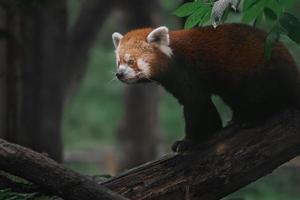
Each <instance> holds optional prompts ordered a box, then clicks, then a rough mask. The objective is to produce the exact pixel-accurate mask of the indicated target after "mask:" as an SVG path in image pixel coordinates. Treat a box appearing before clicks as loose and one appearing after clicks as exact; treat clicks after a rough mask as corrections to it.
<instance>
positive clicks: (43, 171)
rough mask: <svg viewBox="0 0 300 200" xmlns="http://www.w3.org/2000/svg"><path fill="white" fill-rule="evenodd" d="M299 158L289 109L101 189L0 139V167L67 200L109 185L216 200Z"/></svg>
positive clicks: (177, 199)
mask: <svg viewBox="0 0 300 200" xmlns="http://www.w3.org/2000/svg"><path fill="white" fill-rule="evenodd" d="M299 154H300V114H299V112H298V111H296V110H292V109H290V110H286V111H283V112H281V113H279V114H278V115H275V116H273V117H272V118H270V119H268V120H267V121H265V122H261V123H260V124H259V125H256V126H255V127H240V126H238V125H232V126H230V127H227V128H225V129H223V130H222V131H220V133H219V134H216V135H215V136H214V137H213V138H212V139H211V140H210V141H208V142H207V143H206V144H204V145H202V146H200V147H199V149H198V150H196V151H194V152H191V153H185V154H174V153H173V154H169V155H167V156H165V157H163V158H161V159H159V160H157V161H153V162H149V163H146V164H144V165H142V166H139V167H137V168H134V169H131V170H129V171H127V172H125V173H123V174H121V175H119V176H117V177H114V178H112V179H110V180H108V181H106V182H103V183H101V184H100V185H99V184H97V183H96V182H94V181H92V180H87V179H86V178H85V177H84V176H82V175H80V174H78V173H76V172H73V171H72V170H69V169H67V168H65V167H63V166H62V165H60V164H58V163H56V162H55V161H53V160H51V159H50V158H48V157H46V156H44V155H42V154H39V153H36V152H33V151H32V150H29V149H27V148H24V147H21V146H19V145H15V144H11V143H7V142H6V141H4V140H0V169H2V170H4V171H7V172H9V173H11V174H14V175H17V176H20V177H22V178H25V179H27V180H29V181H31V182H33V183H35V184H37V185H39V186H41V188H43V189H45V190H47V191H51V192H52V193H53V194H56V195H58V196H60V197H63V198H65V199H82V200H84V199H95V200H96V199H112V198H101V197H99V196H98V195H96V194H101V193H104V194H106V192H107V190H106V189H105V188H104V187H106V188H109V189H110V190H112V191H114V192H116V193H118V194H120V195H122V196H124V197H126V198H128V199H139V200H140V199H147V200H148V199H155V200H169V199H172V200H182V199H186V200H194V199H204V200H215V199H220V198H222V197H224V196H226V195H228V194H230V193H232V192H234V191H236V190H238V189H240V188H242V187H244V186H245V185H247V184H249V183H251V182H253V181H255V180H257V179H259V178H260V177H262V176H265V175H267V174H269V173H271V172H272V171H273V170H274V169H276V168H277V167H278V166H280V165H281V164H283V163H285V162H287V161H289V160H290V159H292V158H294V157H296V156H297V155H299ZM103 186H104V187H103ZM91 193H93V194H94V195H96V196H93V194H91ZM109 194H112V193H109ZM69 195H70V196H69ZM91 195H92V196H91ZM112 195H113V196H114V195H115V194H112ZM116 196H117V198H119V199H122V197H120V196H118V195H116ZM117 198H116V199H117Z"/></svg>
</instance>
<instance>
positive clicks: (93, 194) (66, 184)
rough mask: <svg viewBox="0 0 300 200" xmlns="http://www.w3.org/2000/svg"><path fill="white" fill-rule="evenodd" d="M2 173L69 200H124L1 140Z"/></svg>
mask: <svg viewBox="0 0 300 200" xmlns="http://www.w3.org/2000/svg"><path fill="white" fill-rule="evenodd" d="M0 169H1V170H3V171H6V172H9V173H11V174H13V175H16V176H19V177H22V178H24V179H26V180H28V181H30V182H33V183H35V184H37V185H39V186H41V187H42V188H43V189H45V190H46V191H49V192H51V193H52V194H54V195H57V196H60V197H62V198H64V199H66V200H67V199H70V200H90V199H95V200H102V199H105V200H125V199H126V198H123V197H121V196H120V195H117V194H114V193H112V192H111V191H110V190H108V189H105V188H104V187H101V186H100V185H99V184H97V183H96V182H94V181H92V180H90V179H88V178H87V177H85V176H83V175H80V174H78V173H76V172H74V171H72V170H70V169H67V168H65V167H64V166H63V165H60V164H58V163H56V162H55V161H54V160H52V159H50V158H48V157H46V156H44V155H42V154H40V153H37V152H34V151H32V150H30V149H28V148H25V147H22V146H19V145H16V144H11V143H8V142H6V141H4V140H1V139H0Z"/></svg>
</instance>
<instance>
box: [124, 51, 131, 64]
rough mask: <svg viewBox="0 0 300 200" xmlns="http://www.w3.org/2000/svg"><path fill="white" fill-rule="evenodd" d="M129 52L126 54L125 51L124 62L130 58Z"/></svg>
mask: <svg viewBox="0 0 300 200" xmlns="http://www.w3.org/2000/svg"><path fill="white" fill-rule="evenodd" d="M130 57H131V56H130V54H128V53H126V54H125V55H124V60H125V61H126V62H128V61H129V59H130Z"/></svg>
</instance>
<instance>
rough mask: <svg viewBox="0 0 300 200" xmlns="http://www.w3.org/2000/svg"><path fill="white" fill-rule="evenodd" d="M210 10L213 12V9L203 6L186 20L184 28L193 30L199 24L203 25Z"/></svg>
mask: <svg viewBox="0 0 300 200" xmlns="http://www.w3.org/2000/svg"><path fill="white" fill-rule="evenodd" d="M209 10H211V7H210V6H208V5H204V4H203V5H202V6H201V7H200V8H198V9H197V10H196V11H195V12H194V13H193V14H191V15H190V16H189V17H188V18H187V19H186V21H185V24H184V28H186V29H188V28H193V27H194V26H196V25H197V24H199V23H201V22H202V20H203V19H204V17H206V14H207V12H208V11H209Z"/></svg>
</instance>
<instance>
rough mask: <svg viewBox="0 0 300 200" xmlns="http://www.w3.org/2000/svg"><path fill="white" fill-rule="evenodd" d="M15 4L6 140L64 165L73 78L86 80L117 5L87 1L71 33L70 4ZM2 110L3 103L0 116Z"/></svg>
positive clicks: (11, 5)
mask: <svg viewBox="0 0 300 200" xmlns="http://www.w3.org/2000/svg"><path fill="white" fill-rule="evenodd" d="M16 2H17V1H13V0H11V1H7V2H6V4H7V6H6V7H5V9H6V15H7V17H6V18H7V22H6V26H7V30H8V31H9V33H10V34H11V36H12V37H9V39H8V40H7V45H6V49H5V51H6V52H7V62H6V64H7V67H6V70H7V71H6V78H7V82H6V83H7V84H6V91H7V92H6V97H7V98H6V103H5V102H4V103H3V104H6V108H7V109H6V111H5V112H6V131H5V132H6V133H7V135H6V138H8V140H10V141H13V142H16V143H19V144H22V145H24V146H27V147H30V148H32V149H34V150H36V151H39V152H45V153H48V154H49V155H50V157H52V158H54V159H55V160H57V161H61V160H62V138H61V118H62V112H63V105H64V102H65V99H66V98H67V94H70V92H68V90H70V88H71V87H70V85H72V84H73V82H74V81H73V78H72V77H74V76H75V75H77V76H78V74H80V78H81V77H82V76H83V73H84V72H85V68H86V64H87V60H88V53H89V49H90V48H91V46H92V44H93V42H94V41H95V39H96V36H97V33H98V32H99V30H100V28H101V26H102V24H103V23H104V21H105V19H106V17H107V16H108V13H109V12H110V10H111V8H112V5H113V2H114V1H113V0H111V1H110V2H105V1H98V0H93V1H92V0H90V1H86V2H84V3H83V8H82V10H81V14H80V16H79V18H78V21H77V23H75V26H74V27H71V28H69V32H68V24H67V19H68V14H67V0H51V1H50V0H48V1H40V2H34V3H32V2H31V1H28V2H19V1H18V4H17V3H16ZM104 4H105V5H104ZM0 6H1V5H0ZM1 55H2V52H0V56H1ZM0 59H1V57H0ZM1 61H2V59H1ZM1 67H2V66H1ZM78 81H79V79H76V83H77V84H76V86H77V85H78ZM4 85H5V84H3V86H4ZM3 91H5V90H3ZM1 92H2V91H1ZM3 108H4V107H3ZM1 109H2V107H1V102H0V116H1Z"/></svg>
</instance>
